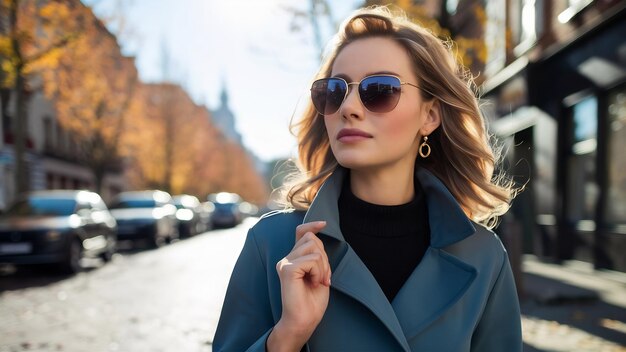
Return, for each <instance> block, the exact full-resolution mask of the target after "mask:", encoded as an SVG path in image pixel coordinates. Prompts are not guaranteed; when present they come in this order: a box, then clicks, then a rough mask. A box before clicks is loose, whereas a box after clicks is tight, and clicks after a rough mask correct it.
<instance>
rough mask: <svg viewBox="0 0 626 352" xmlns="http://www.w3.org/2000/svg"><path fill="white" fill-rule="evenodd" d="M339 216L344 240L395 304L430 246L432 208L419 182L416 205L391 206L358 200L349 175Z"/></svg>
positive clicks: (340, 199)
mask: <svg viewBox="0 0 626 352" xmlns="http://www.w3.org/2000/svg"><path fill="white" fill-rule="evenodd" d="M339 215H340V216H339V225H340V227H341V232H342V233H343V236H344V238H345V239H346V241H347V242H348V243H349V244H350V246H351V247H352V248H353V249H354V251H355V252H356V254H357V255H358V256H359V258H361V260H362V261H363V263H365V265H366V266H367V268H368V269H369V270H370V272H371V273H372V275H373V276H374V278H375V279H376V281H377V282H378V285H380V287H381V288H382V290H383V292H384V293H385V296H387V299H388V300H389V302H391V301H392V300H393V298H394V297H395V296H396V294H397V293H398V291H400V288H401V287H402V285H403V284H404V282H405V281H406V280H407V279H408V278H409V276H410V275H411V273H412V272H413V270H414V269H415V267H417V265H418V264H419V262H420V261H421V260H422V257H423V256H424V253H425V252H426V249H427V248H428V246H429V245H430V228H429V226H428V208H427V205H426V198H425V196H424V191H423V190H422V187H421V185H420V184H419V182H418V181H417V178H416V179H415V197H414V198H413V200H412V201H410V202H409V203H406V204H402V205H391V206H387V205H377V204H372V203H368V202H365V201H363V200H361V199H359V198H357V197H356V196H355V195H354V194H353V193H352V190H351V188H350V175H346V177H345V179H344V183H343V187H342V189H341V195H340V196H339Z"/></svg>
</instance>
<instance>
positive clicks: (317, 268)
mask: <svg viewBox="0 0 626 352" xmlns="http://www.w3.org/2000/svg"><path fill="white" fill-rule="evenodd" d="M322 261H323V260H322V255H321V254H320V253H317V252H316V253H310V254H307V255H304V256H301V257H298V258H296V259H293V260H289V259H288V258H287V257H285V258H283V259H282V260H281V261H280V262H278V265H277V266H276V268H277V269H278V272H279V274H281V276H283V275H285V276H287V277H290V278H294V279H304V280H307V281H308V282H310V283H311V284H312V285H313V287H317V286H318V285H320V284H323V282H322V278H323V277H324V276H325V273H324V270H325V269H324V265H323V263H322Z"/></svg>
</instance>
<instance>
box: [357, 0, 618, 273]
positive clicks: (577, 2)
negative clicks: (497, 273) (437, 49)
mask: <svg viewBox="0 0 626 352" xmlns="http://www.w3.org/2000/svg"><path fill="white" fill-rule="evenodd" d="M389 2H391V3H394V4H395V5H398V6H400V7H402V8H403V9H405V10H407V12H408V13H409V15H410V16H411V17H412V18H414V19H416V20H417V21H419V22H420V23H422V24H423V25H426V26H427V27H433V26H432V23H429V20H430V19H432V18H436V19H437V20H438V22H439V24H438V25H436V26H434V27H435V28H434V29H435V31H434V32H435V33H438V32H437V30H438V29H439V27H438V26H441V27H442V28H444V29H446V30H448V31H449V33H444V34H448V35H450V36H451V37H452V38H453V39H455V40H457V43H459V47H461V51H460V52H461V53H463V54H464V57H463V60H464V62H465V64H466V65H468V66H469V67H470V69H471V71H472V72H473V74H474V75H475V76H477V79H476V82H477V83H478V84H479V85H480V89H481V98H482V101H483V104H482V105H481V108H482V109H483V113H484V114H485V117H486V118H487V119H488V124H489V129H490V132H491V133H492V134H495V135H496V136H497V137H498V139H499V140H500V142H501V143H502V144H503V147H504V151H505V158H504V163H503V169H504V170H505V171H507V172H508V173H509V174H511V175H513V176H514V180H515V181H516V182H517V183H518V184H519V185H525V190H524V192H522V193H521V194H520V195H519V196H518V197H517V198H516V200H515V201H514V203H513V207H512V210H511V211H510V212H509V214H508V215H507V218H505V219H504V221H503V224H502V226H501V228H500V229H499V231H498V232H499V233H503V232H505V233H506V232H513V231H511V229H516V231H515V232H521V235H522V238H523V240H522V242H523V243H522V244H520V245H521V246H522V247H523V250H524V251H525V252H527V253H534V254H537V255H539V256H541V257H543V258H545V259H548V260H554V261H557V262H558V261H562V260H567V259H578V260H583V261H588V262H590V263H593V264H594V265H595V266H596V267H597V268H610V269H615V270H621V271H626V256H625V255H624V253H626V153H625V152H624V151H626V1H623V0H621V1H620V0H554V1H548V0H464V1H460V0H395V1H385V2H384V3H389ZM365 3H366V4H368V5H369V4H380V3H383V2H381V1H373V0H367V1H365ZM476 38H481V39H480V40H481V41H482V44H479V45H477V43H474V39H476ZM459 39H461V40H460V41H459ZM467 43H469V44H471V45H470V46H468V45H467ZM463 46H465V47H463ZM483 49H484V50H483ZM467 59H470V60H467ZM468 61H469V62H468ZM511 225H513V226H511Z"/></svg>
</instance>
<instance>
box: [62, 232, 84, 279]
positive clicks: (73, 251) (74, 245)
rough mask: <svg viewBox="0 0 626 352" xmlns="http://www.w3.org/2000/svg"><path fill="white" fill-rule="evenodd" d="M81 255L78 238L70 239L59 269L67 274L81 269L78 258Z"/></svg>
mask: <svg viewBox="0 0 626 352" xmlns="http://www.w3.org/2000/svg"><path fill="white" fill-rule="evenodd" d="M82 257H83V245H82V244H81V243H80V241H79V240H78V239H74V240H72V242H71V243H70V248H69V250H68V253H67V257H66V258H65V261H63V262H62V263H61V265H60V270H61V271H62V272H65V273H68V274H74V273H77V272H79V271H81V270H82V267H81V265H80V260H81V259H82Z"/></svg>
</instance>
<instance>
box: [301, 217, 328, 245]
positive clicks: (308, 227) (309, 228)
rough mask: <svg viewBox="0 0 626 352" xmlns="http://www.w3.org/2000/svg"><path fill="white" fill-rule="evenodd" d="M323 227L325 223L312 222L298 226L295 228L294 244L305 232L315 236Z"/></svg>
mask: <svg viewBox="0 0 626 352" xmlns="http://www.w3.org/2000/svg"><path fill="white" fill-rule="evenodd" d="M325 226H326V221H313V222H306V223H304V224H301V225H298V227H296V242H298V241H300V239H301V238H302V237H303V236H304V234H306V233H307V232H313V233H314V234H315V233H318V232H320V230H322V229H323V228H324V227H325Z"/></svg>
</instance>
